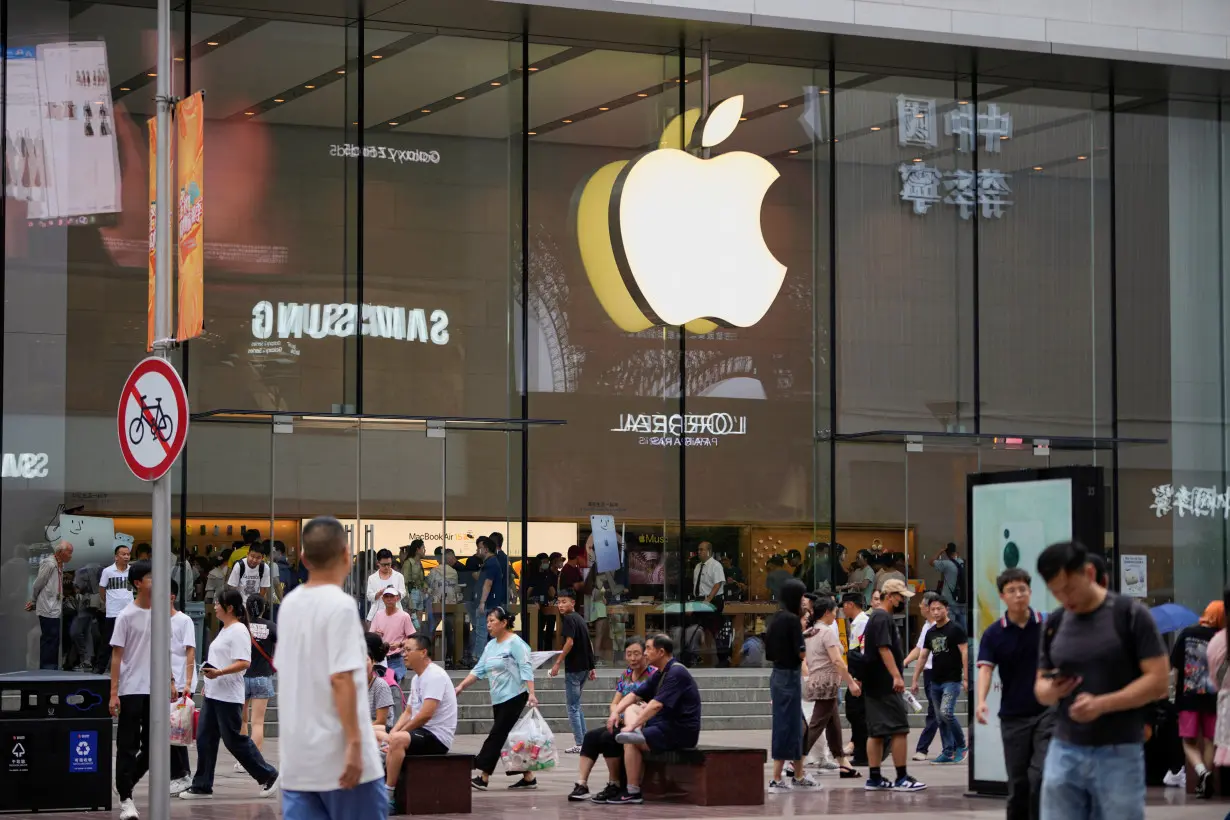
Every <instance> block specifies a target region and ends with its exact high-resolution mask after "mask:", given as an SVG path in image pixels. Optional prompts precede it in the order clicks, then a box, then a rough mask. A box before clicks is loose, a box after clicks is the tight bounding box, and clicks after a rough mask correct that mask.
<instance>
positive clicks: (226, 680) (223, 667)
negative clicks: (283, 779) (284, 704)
mask: <svg viewBox="0 0 1230 820" xmlns="http://www.w3.org/2000/svg"><path fill="white" fill-rule="evenodd" d="M214 614H216V615H217V616H218V620H219V621H221V622H222V629H221V630H219V632H218V634H217V636H216V637H215V638H214V639H213V641H212V642H210V644H209V657H208V660H207V661H206V662H205V663H204V664H203V665H202V666H201V676H202V677H203V678H204V679H205V702H204V705H202V707H201V716H200V719H199V721H198V723H197V735H196V756H197V766H196V776H195V777H193V778H192V787H191V788H190V789H188V790H187V791H185V792H181V793H180V795H179V796H180V797H181V798H182V799H184V800H204V799H208V798H211V797H213V791H214V768H215V767H216V766H217V763H218V743H219V741H221V743H222V745H224V746H226V750H227V751H228V752H230V753H231V754H232V755H233V756H234V757H235V759H236V760H238V761H239V763H240V764H241V765H242V766H243V768H244V770H245V771H246V772H247V773H248V774H250V775H251V776H252V779H253V780H255V781H256V782H257V783H259V784H260V787H261V791H260V796H261V797H272V796H273V795H275V794H277V791H278V770H277V769H275V768H273V767H272V766H270V765H269V764H268V763H266V762H265V758H263V757H261V753H260V751H259V750H258V749H257V748H256V745H255V744H254V743H253V742H252V739H251V738H250V737H248V736H246V735H242V734H240V733H239V732H240V725H241V720H242V718H241V715H242V713H243V697H244V688H243V673H244V672H245V671H247V669H248V666H249V665H250V664H251V661H252V634H251V633H250V632H249V631H248V624H247V620H248V616H247V614H246V613H245V612H244V608H243V595H241V594H240V592H239V590H238V589H235V588H234V587H227V588H226V589H224V590H222V591H221V592H219V593H218V597H217V599H216V600H215V602H214Z"/></svg>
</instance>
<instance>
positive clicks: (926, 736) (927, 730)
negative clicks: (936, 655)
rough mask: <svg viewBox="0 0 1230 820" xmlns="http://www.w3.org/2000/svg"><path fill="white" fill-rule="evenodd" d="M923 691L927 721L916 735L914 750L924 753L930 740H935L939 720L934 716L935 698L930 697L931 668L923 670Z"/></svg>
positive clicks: (928, 749)
mask: <svg viewBox="0 0 1230 820" xmlns="http://www.w3.org/2000/svg"><path fill="white" fill-rule="evenodd" d="M923 692H924V693H925V694H926V696H927V723H926V724H925V725H924V726H923V730H922V734H921V735H919V737H918V745H917V746H915V747H914V751H916V752H922V753H923V754H926V753H927V752H929V751H931V741H933V740H935V733H936V732H938V731H939V730H940V721H939V719H938V718H937V717H936V710H935V707H936V703H935V698H933V697H931V670H930V669H924V670H923Z"/></svg>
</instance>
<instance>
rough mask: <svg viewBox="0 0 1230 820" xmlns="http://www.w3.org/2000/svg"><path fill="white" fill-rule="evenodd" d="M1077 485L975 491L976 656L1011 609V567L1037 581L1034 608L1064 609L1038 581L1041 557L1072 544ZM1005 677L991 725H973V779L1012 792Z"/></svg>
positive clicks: (994, 691)
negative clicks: (1005, 591) (1004, 579)
mask: <svg viewBox="0 0 1230 820" xmlns="http://www.w3.org/2000/svg"><path fill="white" fill-rule="evenodd" d="M1072 520H1073V519H1072V481H1071V480H1070V479H1066V478H1064V479H1052V480H1043V481H1012V482H1005V483H1000V484H982V485H978V486H975V487H974V488H973V493H972V503H971V509H970V521H971V524H972V526H971V531H970V536H971V541H970V551H971V556H972V559H973V562H972V564H973V567H974V579H973V593H974V596H973V598H974V600H973V602H974V612H973V620H974V623H973V629H972V630H971V631H970V656H971V657H972V658H976V657H977V656H978V647H977V636H979V635H981V634H982V633H983V631H984V630H986V628H987V627H988V626H990V624H991V623H993V622H994V621H996V620H999V618H1001V617H1002V616H1003V614H1004V611H1005V607H1004V605H1003V602H1002V601H1001V600H1000V598H999V588H998V587H997V586H996V584H995V579H996V578H997V577H999V574H1000V573H1001V572H1003V571H1004V570H1005V569H1008V568H1009V567H1020V568H1022V569H1024V570H1026V571H1027V572H1029V574H1030V575H1031V576H1032V577H1033V595H1032V606H1033V608H1034V610H1035V611H1041V612H1050V611H1051V610H1053V609H1054V608H1055V607H1056V606H1057V605H1058V604H1057V603H1056V601H1055V599H1054V598H1053V597H1052V596H1051V594H1050V592H1049V591H1048V590H1047V588H1046V585H1045V584H1044V583H1042V579H1041V578H1039V577H1038V556H1039V555H1040V554H1041V553H1042V551H1043V550H1044V549H1046V547H1047V546H1049V545H1051V544H1054V543H1056V542H1057V541H1069V540H1071V539H1072ZM1000 692H1001V686H1000V681H999V672H998V671H996V672H995V673H994V677H993V678H992V683H991V694H990V695H989V696H988V697H987V707H988V712H989V715H988V717H987V723H986V724H985V725H983V724H981V723H977V722H975V721H971V724H970V725H971V727H972V728H971V731H972V734H973V736H974V748H975V749H977V753H976V754H975V755H974V759H973V769H974V771H973V779H974V780H976V781H981V782H985V783H997V784H998V783H1002V784H1004V787H1005V788H1006V787H1007V782H1008V775H1007V769H1006V767H1005V765H1004V748H1003V743H1002V741H1001V739H1000V730H999V717H998V715H999V700H1000Z"/></svg>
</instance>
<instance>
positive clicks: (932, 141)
mask: <svg viewBox="0 0 1230 820" xmlns="http://www.w3.org/2000/svg"><path fill="white" fill-rule="evenodd" d="M897 142H898V143H900V144H901V145H902V146H903V147H904V146H906V145H918V146H922V147H924V148H935V147H936V145H937V144H938V135H937V134H936V128H935V100H929V99H925V98H923V97H907V96H906V95H904V94H902V95H901V96H900V97H898V98H897ZM924 213H925V212H924Z"/></svg>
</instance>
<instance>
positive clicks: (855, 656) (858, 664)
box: [846, 647, 867, 681]
mask: <svg viewBox="0 0 1230 820" xmlns="http://www.w3.org/2000/svg"><path fill="white" fill-rule="evenodd" d="M846 666H848V667H850V677H852V678H854V679H855V680H860V681H861V680H863V679H864V678H865V677H866V675H867V655H866V653H864V652H863V650H861V649H855V648H853V647H851V649H850V651H849V652H847V653H846Z"/></svg>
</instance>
